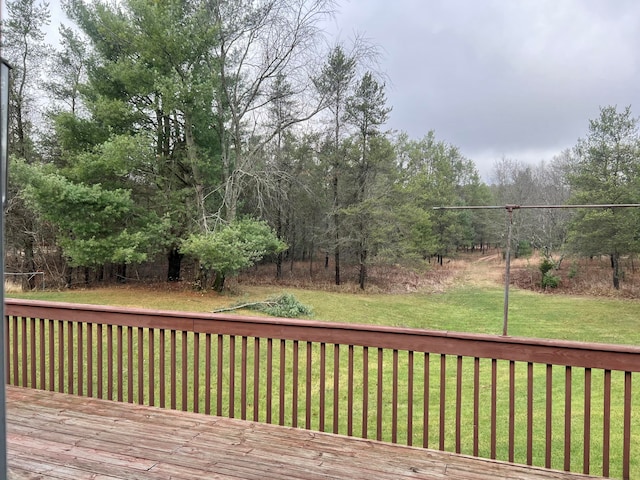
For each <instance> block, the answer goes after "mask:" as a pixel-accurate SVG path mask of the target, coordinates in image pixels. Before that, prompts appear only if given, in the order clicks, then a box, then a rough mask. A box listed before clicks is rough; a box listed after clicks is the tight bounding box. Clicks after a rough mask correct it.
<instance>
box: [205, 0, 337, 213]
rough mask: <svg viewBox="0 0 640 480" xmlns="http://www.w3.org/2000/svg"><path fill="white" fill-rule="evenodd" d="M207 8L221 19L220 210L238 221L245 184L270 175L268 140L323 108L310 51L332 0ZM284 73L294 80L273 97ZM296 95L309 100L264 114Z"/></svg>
mask: <svg viewBox="0 0 640 480" xmlns="http://www.w3.org/2000/svg"><path fill="white" fill-rule="evenodd" d="M208 8H209V11H210V14H211V16H212V19H213V22H214V25H216V26H217V36H216V42H215V57H216V63H217V65H219V72H218V76H217V86H216V109H217V112H216V114H217V123H216V124H214V125H213V127H214V129H215V131H216V133H217V135H218V138H219V142H220V143H219V145H220V152H221V161H222V174H223V179H222V181H223V202H222V204H221V206H220V209H219V217H220V219H222V220H225V221H227V222H232V221H233V220H234V219H235V218H236V216H237V214H238V203H239V200H240V197H241V193H242V192H243V190H244V189H245V188H246V186H247V185H248V184H254V185H255V184H256V183H259V182H261V180H262V179H263V178H264V177H263V175H261V173H262V172H260V171H259V166H260V162H259V161H258V159H259V155H260V153H261V152H262V151H263V149H264V147H265V145H267V144H268V143H270V142H271V140H272V139H273V138H274V137H276V136H278V135H279V134H280V133H281V132H283V131H285V130H287V129H288V128H290V127H291V126H292V125H295V124H298V123H301V122H304V121H307V120H308V119H310V118H311V117H313V116H314V115H315V114H317V113H318V111H319V110H320V106H321V105H320V103H315V104H314V102H313V101H311V100H312V97H311V96H310V88H311V81H312V71H311V66H312V65H313V61H312V60H313V59H312V58H310V57H309V52H313V50H314V43H315V42H316V41H317V40H318V39H319V34H320V30H319V24H320V22H321V21H322V20H324V19H325V18H326V17H327V16H328V15H330V14H331V13H332V10H331V9H332V1H331V0H310V1H294V2H290V1H286V0H258V1H250V0H235V1H228V0H213V1H210V2H208ZM283 78H286V80H287V82H288V83H289V84H290V85H291V86H292V88H289V89H287V90H282V91H281V93H282V94H283V95H285V96H284V97H283V96H277V97H274V96H273V95H271V93H272V92H273V91H274V88H275V89H277V86H276V87H273V84H274V83H275V84H277V83H278V82H281V81H282V79H283ZM294 97H303V98H305V100H306V101H301V102H299V103H298V108H296V109H295V110H292V111H290V115H287V116H286V117H283V118H280V119H279V120H280V121H279V122H276V123H269V122H265V121H263V119H264V117H265V114H266V112H267V110H268V107H269V106H270V105H272V104H273V103H274V102H282V101H283V100H284V99H285V98H294ZM250 132H251V133H253V134H251V133H250ZM249 137H251V141H249ZM267 188H270V186H267Z"/></svg>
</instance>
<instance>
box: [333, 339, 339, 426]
mask: <svg viewBox="0 0 640 480" xmlns="http://www.w3.org/2000/svg"><path fill="white" fill-rule="evenodd" d="M339 411H340V345H338V344H334V345H333V433H338V414H339Z"/></svg>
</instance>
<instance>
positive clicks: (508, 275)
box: [502, 206, 515, 337]
mask: <svg viewBox="0 0 640 480" xmlns="http://www.w3.org/2000/svg"><path fill="white" fill-rule="evenodd" d="M514 208H515V207H512V206H507V212H508V214H509V225H508V227H507V252H506V255H505V257H506V258H505V260H506V262H507V264H506V265H505V267H504V314H503V320H502V335H503V336H505V337H506V336H507V327H508V324H509V283H510V282H511V229H512V226H513V209H514Z"/></svg>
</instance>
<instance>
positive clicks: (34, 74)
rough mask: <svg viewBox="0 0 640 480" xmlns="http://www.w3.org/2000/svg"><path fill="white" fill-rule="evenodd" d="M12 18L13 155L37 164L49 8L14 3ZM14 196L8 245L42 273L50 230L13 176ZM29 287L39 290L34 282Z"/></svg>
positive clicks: (8, 28) (5, 29) (8, 34)
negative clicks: (42, 244)
mask: <svg viewBox="0 0 640 480" xmlns="http://www.w3.org/2000/svg"><path fill="white" fill-rule="evenodd" d="M5 3H6V7H7V18H6V19H3V21H2V56H3V57H4V58H6V59H7V60H8V62H9V63H10V64H11V65H12V67H13V69H12V72H11V77H12V81H11V82H10V97H9V99H10V108H9V112H10V118H9V139H8V140H9V150H10V152H12V154H13V156H12V158H11V160H10V161H11V162H12V163H13V162H14V159H15V158H19V159H24V160H25V161H27V162H29V163H35V162H37V161H38V160H39V158H40V155H39V152H38V151H37V147H36V146H37V144H38V141H39V140H40V138H39V135H38V129H37V127H38V124H39V121H40V119H41V115H40V114H41V113H42V112H41V111H39V109H38V104H37V98H38V97H37V93H38V87H39V83H40V81H41V79H40V75H41V73H42V67H43V65H44V64H45V59H46V56H47V52H48V46H47V45H46V44H45V42H44V38H45V34H44V28H45V27H46V25H48V23H49V6H48V4H47V3H45V2H40V1H36V0H10V1H7V2H5ZM10 177H11V178H10V179H9V181H10V184H9V189H10V191H11V195H10V200H9V205H8V208H7V224H6V227H7V228H6V239H7V246H8V247H9V249H11V248H12V247H13V248H14V249H15V251H16V252H21V255H20V256H19V258H23V263H22V265H21V268H23V269H24V270H23V271H27V272H33V271H36V270H38V269H39V268H41V267H42V265H41V264H38V262H37V261H36V256H37V251H36V250H37V248H36V246H37V244H38V241H39V240H42V238H43V235H44V232H45V231H46V228H45V226H44V225H42V224H40V223H39V222H38V219H37V217H36V215H35V213H34V212H33V211H32V210H31V209H30V208H29V206H28V205H26V204H25V203H24V201H23V198H22V196H21V195H20V191H21V188H22V184H21V183H20V182H19V181H17V180H18V178H19V175H13V174H12V175H11V176H10ZM29 286H30V287H34V286H35V284H34V283H33V282H32V281H31V282H30V285H29Z"/></svg>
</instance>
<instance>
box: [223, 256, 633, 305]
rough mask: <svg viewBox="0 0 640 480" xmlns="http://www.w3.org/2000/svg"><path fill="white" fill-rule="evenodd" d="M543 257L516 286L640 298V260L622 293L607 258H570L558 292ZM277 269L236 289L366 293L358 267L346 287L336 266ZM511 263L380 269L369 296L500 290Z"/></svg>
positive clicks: (462, 259) (527, 262) (252, 274)
mask: <svg viewBox="0 0 640 480" xmlns="http://www.w3.org/2000/svg"><path fill="white" fill-rule="evenodd" d="M540 261H541V257H540V256H538V255H537V254H534V255H532V256H531V257H528V258H512V259H511V284H512V285H514V286H516V287H518V288H522V289H525V290H532V291H536V292H544V293H548V294H556V295H557V294H565V295H586V296H606V297H620V298H640V271H639V270H640V261H638V260H637V259H632V258H625V259H623V261H622V270H623V278H622V281H621V284H620V290H615V289H614V288H613V285H612V278H611V277H612V271H611V266H610V264H609V259H608V258H607V257H600V258H594V259H591V260H590V259H577V258H564V259H563V261H562V263H561V267H560V269H559V270H556V271H554V272H553V273H554V275H557V276H558V277H559V278H560V285H559V286H558V288H554V289H543V288H542V287H541V285H540V284H541V280H542V275H541V273H540V269H539V265H540ZM275 271H276V268H275V265H273V264H268V265H260V266H256V267H254V268H252V269H250V270H248V271H246V272H243V273H242V274H241V275H239V276H238V277H236V278H233V279H230V280H229V283H228V287H229V289H231V290H234V289H238V290H241V289H242V285H262V286H276V285H277V286H279V287H291V288H303V289H314V290H324V291H331V292H334V291H339V292H352V293H357V292H360V291H361V290H360V288H359V286H358V267H357V266H345V267H343V268H342V270H341V279H342V285H339V286H336V285H335V271H334V269H333V263H331V264H330V265H329V267H328V268H327V269H325V268H324V265H323V264H322V263H320V262H316V263H314V264H313V265H312V268H311V269H310V266H309V263H308V262H296V263H294V264H293V265H291V263H290V262H287V263H286V264H284V265H283V268H282V278H281V279H280V280H277V279H276V278H275ZM504 271H505V262H504V260H503V258H502V254H501V253H500V252H498V253H496V252H492V253H491V254H488V255H481V254H480V253H464V254H460V255H458V256H457V257H456V258H455V259H445V261H444V263H443V265H442V266H440V265H438V264H436V263H435V262H432V263H431V264H429V265H426V266H421V268H408V267H405V266H400V265H374V266H371V267H369V270H368V280H367V285H366V290H367V292H368V293H396V294H397V293H413V292H422V293H441V292H444V291H446V290H448V289H450V288H452V287H454V286H457V285H464V286H472V287H495V286H499V285H502V284H503V282H504Z"/></svg>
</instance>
